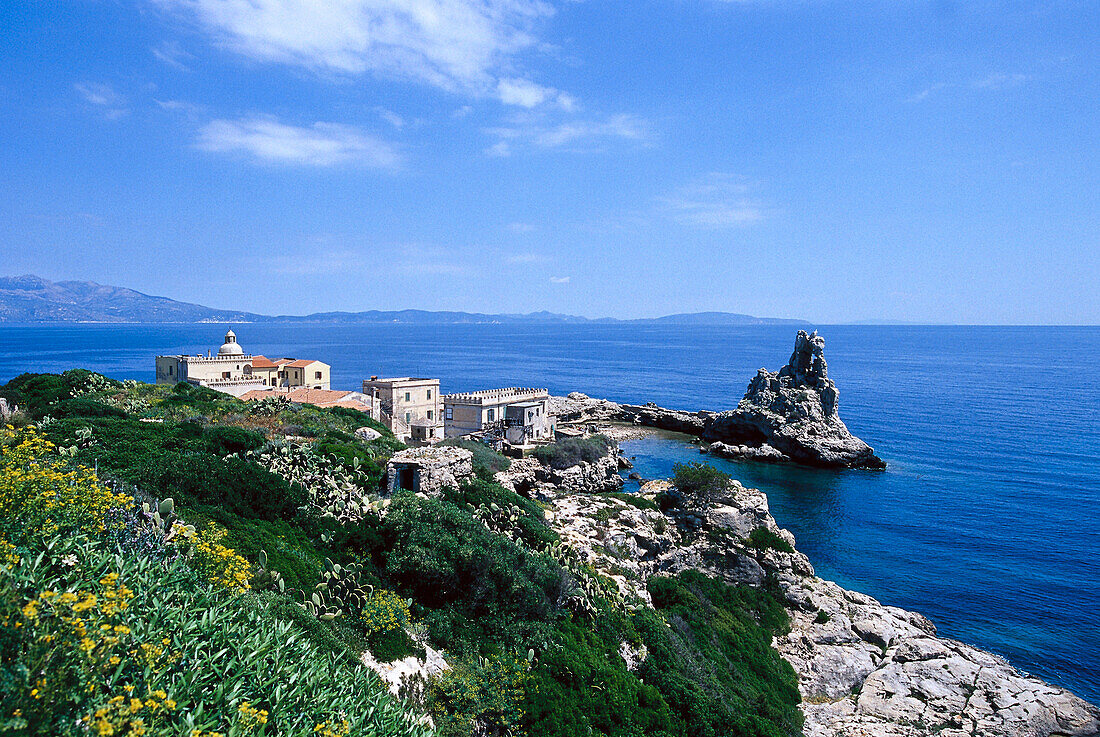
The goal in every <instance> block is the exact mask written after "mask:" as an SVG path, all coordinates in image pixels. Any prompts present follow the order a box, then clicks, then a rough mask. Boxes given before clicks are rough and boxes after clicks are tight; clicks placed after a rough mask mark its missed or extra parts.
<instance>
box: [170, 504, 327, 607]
mask: <svg viewBox="0 0 1100 737" xmlns="http://www.w3.org/2000/svg"><path fill="white" fill-rule="evenodd" d="M186 514H187V519H188V521H189V522H191V523H192V524H195V525H197V526H200V527H201V526H203V525H205V524H206V523H209V522H214V523H216V524H218V525H220V526H221V527H224V528H225V530H226V532H227V534H226V536H225V539H224V540H222V544H223V545H225V547H227V548H232V549H233V550H235V551H237V553H238V554H240V555H243V556H244V557H245V558H248V559H249V560H253V561H254V560H257V559H258V556H259V554H260V551H261V550H263V551H265V552H266V553H267V565H266V566H265V568H266V569H268V570H274V571H278V572H279V574H280V575H281V576H282V577H283V579H284V581H285V585H286V587H287V588H292V589H295V588H296V589H311V588H313V585H314V584H315V583H316V582H317V579H318V576H319V575H320V570H321V562H322V561H323V560H324V555H323V554H322V552H321V551H319V550H318V549H317V548H316V546H315V545H314V541H313V539H312V538H311V537H310V536H309V535H307V534H306V533H305V532H303V531H302V529H301V528H300V527H298V526H296V525H292V524H290V523H288V522H286V521H285V520H273V521H269V520H264V519H256V518H247V517H242V516H240V515H239V514H235V513H234V512H232V511H230V510H229V509H226V508H225V507H223V506H220V505H217V504H204V505H199V506H189V507H187V509H186Z"/></svg>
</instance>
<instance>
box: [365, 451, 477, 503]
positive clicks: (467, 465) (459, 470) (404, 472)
mask: <svg viewBox="0 0 1100 737" xmlns="http://www.w3.org/2000/svg"><path fill="white" fill-rule="evenodd" d="M473 458H474V454H473V453H471V452H470V451H468V450H466V449H465V448H452V447H448V446H439V447H432V448H409V449H408V450H402V451H399V452H397V453H394V454H393V457H392V458H390V462H389V463H388V464H387V465H386V489H387V491H388V492H389V493H390V494H393V493H394V492H396V491H401V490H405V491H412V492H417V493H421V494H427V495H428V496H438V495H439V494H440V493H441V492H442V491H443V489H445V488H447V487H454V488H456V489H457V488H458V486H459V485H460V484H461V483H462V482H463V481H467V480H469V479H471V478H473V475H474V463H473Z"/></svg>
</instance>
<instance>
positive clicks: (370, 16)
mask: <svg viewBox="0 0 1100 737" xmlns="http://www.w3.org/2000/svg"><path fill="white" fill-rule="evenodd" d="M0 29H2V34H0V140H2V141H3V144H2V145H0V272H2V273H7V274H18V273H28V272H29V273H37V274H40V275H42V276H45V277H48V278H53V279H88V280H93V281H98V282H101V283H107V284H117V285H123V286H129V287H132V288H135V289H138V290H140V291H144V292H148V293H153V294H163V295H167V296H170V297H173V298H176V299H183V300H188V301H194V302H200V303H202V304H207V305H210V306H214V307H224V308H239V309H249V310H254V311H259V312H268V313H305V312H312V311H319V310H336V309H342V310H361V309H400V308H409V307H413V308H423V309H463V310H477V311H487V312H527V311H532V310H541V309H549V310H553V311H558V312H569V313H574V314H584V315H588V316H607V315H610V316H618V317H636V316H649V315H660V314H667V313H672V312H689V311H699V310H725V311H732V312H747V313H751V314H756V315H767V316H777V317H801V318H806V319H809V320H813V321H817V322H822V323H827V322H842V321H855V320H864V319H896V320H912V321H933V322H977V323H1098V322H1100V287H1098V283H1100V135H1098V134H1100V3H1096V2H1069V1H1067V2H1058V1H1053V0H1052V1H1049V2H1003V3H1002V2H980V1H975V2H950V1H949V0H938V1H936V2H919V1H918V2H901V1H900V0H881V1H877V2H873V1H868V2H830V1H829V0H738V1H722V0H634V1H632V2H599V1H598V0H579V1H578V0H567V1H551V0H146V1H142V0H135V1H134V2H126V1H123V0H116V1H107V0H71V1H70V2H51V1H49V0H36V1H35V2H30V3H4V4H2V5H0Z"/></svg>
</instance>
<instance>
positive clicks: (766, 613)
mask: <svg viewBox="0 0 1100 737" xmlns="http://www.w3.org/2000/svg"><path fill="white" fill-rule="evenodd" d="M649 591H650V594H651V596H652V597H653V605H654V607H655V608H656V609H657V611H658V612H660V613H661V614H662V615H663V616H665V617H667V618H668V621H669V623H670V624H671V627H665V626H663V625H662V624H660V623H659V622H655V621H652V620H647V619H645V618H639V622H638V623H639V626H640V628H641V629H642V631H643V636H644V639H645V643H646V646H647V648H648V649H649V657H648V658H647V659H646V661H645V663H644V664H643V668H642V671H641V673H640V675H642V677H643V678H644V679H645V681H646V682H647V683H650V684H653V685H654V686H656V687H657V688H659V689H660V690H661V691H662V693H664V694H665V697H666V698H667V699H668V701H669V704H670V705H671V706H672V708H673V709H674V710H675V711H676V713H677V714H678V718H679V720H681V722H682V724H683V729H684V730H685V731H686V732H687V733H688V734H691V735H700V736H701V737H709V736H711V735H713V736H715V737H717V736H718V735H737V736H741V735H744V736H745V737H788V736H790V735H797V734H799V733H800V729H801V724H802V721H801V719H802V717H801V713H800V712H799V710H798V704H799V702H800V700H801V696H800V694H799V691H798V680H797V677H796V676H795V673H794V670H793V669H792V668H791V666H790V664H789V663H787V662H786V661H785V660H783V659H782V658H781V657H780V656H779V654H778V653H777V652H776V651H775V650H774V649H773V648H772V647H771V639H772V637H773V635H776V634H782V633H783V632H785V631H786V630H787V628H788V627H789V620H788V619H787V615H786V611H785V610H784V609H783V605H782V603H781V601H780V599H779V598H778V595H777V588H776V586H775V584H774V583H770V582H769V584H768V585H767V586H765V587H764V588H763V589H754V588H750V587H746V586H730V585H728V584H726V583H724V582H722V581H719V580H717V579H712V578H708V577H706V576H704V575H703V574H701V573H699V572H697V571H688V572H685V573H682V574H680V575H679V576H676V577H675V578H663V577H655V578H651V579H650V581H649Z"/></svg>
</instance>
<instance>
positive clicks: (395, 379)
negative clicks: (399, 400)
mask: <svg viewBox="0 0 1100 737" xmlns="http://www.w3.org/2000/svg"><path fill="white" fill-rule="evenodd" d="M414 381H430V382H432V383H435V384H438V383H439V379H425V378H418V377H416V376H387V377H385V378H382V377H381V376H377V377H375V378H372V379H363V383H364V384H405V383H409V382H414Z"/></svg>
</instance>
